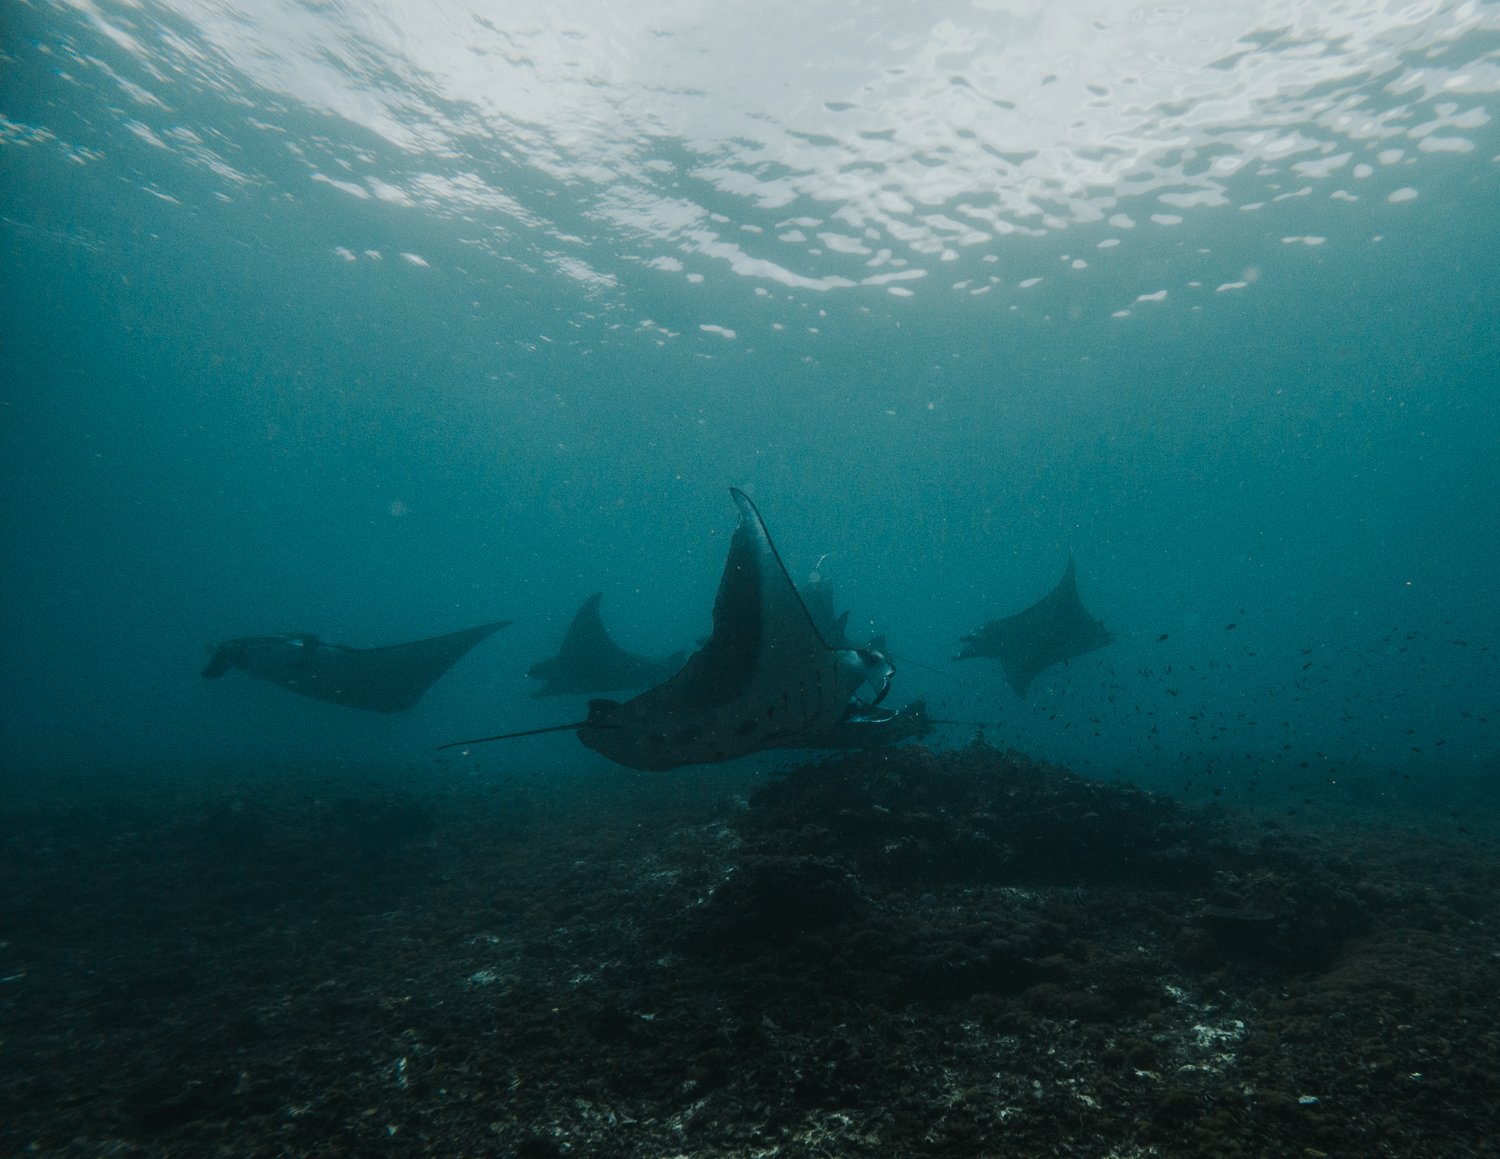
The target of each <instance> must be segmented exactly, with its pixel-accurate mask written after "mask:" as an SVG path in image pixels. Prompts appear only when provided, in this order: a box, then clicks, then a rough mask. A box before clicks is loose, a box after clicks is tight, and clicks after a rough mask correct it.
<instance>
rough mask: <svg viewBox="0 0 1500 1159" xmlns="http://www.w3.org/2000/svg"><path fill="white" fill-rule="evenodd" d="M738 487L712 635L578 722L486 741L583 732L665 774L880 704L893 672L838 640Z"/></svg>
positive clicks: (801, 741)
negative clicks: (670, 669) (818, 618)
mask: <svg viewBox="0 0 1500 1159" xmlns="http://www.w3.org/2000/svg"><path fill="white" fill-rule="evenodd" d="M729 493H730V495H731V496H732V497H733V499H734V502H735V505H736V506H737V507H738V508H739V513H740V521H739V525H738V526H737V527H736V528H735V531H734V535H733V537H732V538H731V539H730V543H729V558H728V559H727V560H726V561H725V563H724V574H723V577H722V578H721V579H720V581H719V592H718V595H717V596H716V597H715V599H714V612H713V634H712V635H711V636H710V637H709V638H708V642H707V643H706V644H704V645H703V647H702V648H700V649H699V650H698V651H697V652H694V653H693V654H692V655H691V656H690V657H688V660H687V663H685V664H684V665H683V666H682V668H681V669H680V670H679V671H678V672H677V673H676V674H674V675H673V676H672V677H670V678H669V679H667V680H665V681H663V682H662V683H660V684H658V685H656V687H654V688H650V689H647V690H646V691H645V692H643V693H641V694H640V695H639V696H637V697H635V698H634V699H632V700H627V701H625V702H624V703H623V704H621V703H620V702H618V701H614V700H591V701H589V713H588V719H587V720H584V721H581V722H579V723H577V724H563V725H555V726H553V727H552V728H544V729H531V730H528V731H527V732H521V733H505V734H503V735H501V736H495V737H484V738H482V739H483V740H505V739H508V738H510V737H513V736H530V735H533V734H535V733H541V732H561V731H566V730H576V731H577V733H578V739H579V740H580V741H582V742H583V743H584V745H586V746H587V747H588V748H591V749H593V750H594V751H595V752H598V753H600V754H602V755H603V756H605V757H608V758H609V759H610V760H612V761H614V762H615V763H616V764H621V765H624V766H626V767H627V768H632V769H641V770H643V771H647V772H664V771H666V770H668V769H675V768H680V767H681V766H683V765H707V764H718V763H719V762H722V761H732V760H734V759H736V758H738V757H744V756H749V755H750V754H751V753H757V752H762V751H764V750H766V749H774V748H811V747H817V744H818V742H819V741H820V740H821V739H822V738H823V737H824V736H825V735H827V734H829V733H831V731H832V730H833V729H835V728H836V727H837V726H839V725H841V724H843V723H845V722H846V721H853V720H854V719H855V718H857V717H858V716H859V714H861V713H863V712H867V711H869V710H871V709H873V708H874V707H875V706H876V705H878V704H879V703H880V701H881V700H882V699H883V698H884V697H885V694H886V692H887V691H888V690H889V689H890V682H891V677H892V676H894V675H895V671H896V670H895V669H894V668H892V667H891V665H890V663H889V662H888V661H887V660H886V658H885V657H884V656H882V655H881V654H880V653H879V652H876V651H873V650H871V649H869V648H835V647H832V646H830V645H829V643H828V642H827V641H826V640H825V639H824V638H823V636H822V634H821V633H820V632H819V631H818V629H817V627H816V626H815V625H814V623H813V619H812V617H811V616H810V615H809V614H808V610H807V606H806V605H805V604H804V603H803V602H802V597H801V596H800V595H798V593H797V589H796V587H795V586H794V585H793V584H792V581H791V578H790V577H789V576H788V575H787V571H786V568H785V567H784V566H783V565H782V562H781V557H780V556H779V555H777V553H776V548H775V546H774V545H773V544H772V543H771V537H770V535H769V534H767V532H766V526H765V523H764V522H762V520H761V517H760V512H758V511H757V510H756V509H755V504H753V503H752V502H750V498H749V496H747V495H746V494H745V493H744V492H743V491H740V490H738V489H736V488H730V492H729ZM865 684H868V685H870V687H871V688H873V689H874V690H875V695H874V698H873V700H872V701H871V702H870V703H869V704H864V703H862V702H860V701H858V700H856V699H855V693H856V692H857V691H858V690H859V689H860V688H861V687H862V686H864V685H865ZM456 743H457V744H478V743H480V742H479V741H459V742H456ZM443 747H445V748H451V747H453V746H452V745H445V746H443Z"/></svg>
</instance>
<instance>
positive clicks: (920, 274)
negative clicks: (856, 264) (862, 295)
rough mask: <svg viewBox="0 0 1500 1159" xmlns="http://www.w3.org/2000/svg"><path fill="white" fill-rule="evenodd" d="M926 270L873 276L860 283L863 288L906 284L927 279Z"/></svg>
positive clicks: (900, 271)
mask: <svg viewBox="0 0 1500 1159" xmlns="http://www.w3.org/2000/svg"><path fill="white" fill-rule="evenodd" d="M926 276H927V271H926V270H897V271H896V272H895V273H894V274H871V275H870V276H869V277H868V278H863V279H861V281H860V283H859V284H860V285H861V286H884V285H886V284H887V283H889V282H904V281H908V280H910V279H911V278H925V277H926Z"/></svg>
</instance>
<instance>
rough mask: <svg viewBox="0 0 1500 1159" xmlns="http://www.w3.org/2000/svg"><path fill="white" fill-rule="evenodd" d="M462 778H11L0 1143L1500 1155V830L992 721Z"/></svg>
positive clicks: (206, 1149)
mask: <svg viewBox="0 0 1500 1159" xmlns="http://www.w3.org/2000/svg"><path fill="white" fill-rule="evenodd" d="M448 775H449V776H450V777H452V774H448ZM453 779H454V784H453V785H452V788H451V791H449V792H446V793H445V792H437V791H434V790H433V789H432V788H431V787H430V786H425V787H421V788H418V787H417V786H416V785H402V784H400V783H398V782H396V781H392V780H389V779H379V778H377V779H375V780H368V779H362V778H361V777H360V776H359V775H358V774H357V773H356V772H355V771H352V770H326V769H325V770H318V769H296V770H289V769H282V770H275V771H264V770H263V771H261V772H260V773H259V774H256V775H251V774H248V773H244V772H240V773H234V774H230V773H219V774H215V775H208V774H205V775H203V776H202V777H201V778H199V779H198V780H196V781H191V780H184V779H182V778H177V779H175V780H174V779H166V780H163V779H160V778H159V779H157V780H149V779H142V780H139V781H137V782H135V783H132V784H127V785H122V786H120V787H118V789H117V791H115V792H113V793H108V792H103V791H100V790H99V788H98V786H94V787H93V788H91V789H87V790H86V787H84V786H81V785H80V786H77V787H75V788H73V789H71V790H65V789H58V790H57V791H56V792H54V793H52V794H50V795H48V794H40V795H37V794H33V795H31V796H29V797H26V798H20V797H18V798H16V799H14V800H8V801H7V802H6V805H5V808H4V810H3V813H0V978H3V981H0V1154H3V1155H6V1156H9V1155H56V1156H63V1155H66V1156H103V1155H109V1156H193V1157H200V1156H214V1155H233V1156H331V1155H351V1156H385V1155H389V1156H407V1155H411V1156H419V1155H421V1156H427V1155H431V1156H442V1157H459V1156H517V1157H521V1159H533V1157H543V1156H558V1155H570V1156H600V1157H604V1156H632V1157H636V1156H640V1157H654V1156H663V1157H670V1156H679V1155H682V1156H745V1157H747V1159H749V1157H769V1156H785V1157H787V1159H792V1157H800V1156H814V1155H816V1156H843V1155H851V1156H854V1155H859V1156H864V1155H868V1156H902V1155H923V1156H925V1155H934V1156H955V1157H958V1156H986V1155H995V1156H1001V1155H1018V1156H1020V1155H1025V1156H1032V1155H1036V1156H1050V1155H1076V1156H1122V1157H1123V1156H1139V1155H1160V1156H1176V1155H1203V1156H1236V1157H1238V1156H1261V1155H1266V1156H1272V1155H1274V1156H1310V1157H1312V1159H1317V1157H1318V1156H1320V1155H1329V1156H1377V1155H1389V1156H1393V1157H1402V1159H1408V1157H1412V1159H1414V1157H1419V1156H1434V1157H1436V1156H1444V1157H1453V1156H1464V1155H1500V1000H1497V997H1496V995H1497V993H1500V912H1497V911H1500V893H1497V888H1496V887H1497V884H1500V855H1497V846H1496V844H1495V841H1494V840H1493V835H1492V834H1490V833H1488V832H1485V833H1481V832H1480V831H1479V830H1478V829H1477V828H1476V829H1475V831H1474V832H1472V833H1471V832H1465V831H1464V829H1460V828H1458V827H1457V826H1455V825H1451V824H1449V825H1427V824H1424V823H1414V822H1413V820H1412V819H1411V818H1399V817H1392V818H1391V819H1389V820H1387V821H1378V820H1377V821H1375V822H1370V821H1369V820H1365V821H1362V822H1359V823H1355V822H1353V821H1345V822H1342V823H1335V822H1332V821H1327V820H1325V821H1322V822H1320V823H1316V824H1314V823H1312V822H1309V821H1308V820H1307V819H1306V818H1305V817H1284V816H1283V817H1281V818H1280V819H1272V818H1268V817H1265V816H1254V815H1251V814H1247V813H1242V812H1237V811H1234V810H1230V809H1227V808H1224V809H1221V808H1217V807H1212V806H1210V807H1207V808H1188V807H1185V806H1183V805H1180V804H1178V803H1177V802H1175V801H1172V800H1170V799H1167V798H1164V797H1158V796H1153V795H1151V794H1148V793H1145V792H1142V791H1140V790H1138V789H1134V788H1131V787H1130V786H1126V785H1120V784H1116V783H1104V782H1097V781H1090V780H1087V779H1084V778H1081V777H1078V776H1075V775H1073V774H1072V773H1069V772H1068V771H1066V770H1064V769H1061V768H1057V767H1052V766H1048V765H1045V764H1040V763H1037V762H1033V761H1030V760H1028V759H1027V758H1025V757H1023V756H1021V755H1019V754H1017V753H1014V752H1009V753H1002V752H1000V751H997V750H996V749H994V748H991V747H988V746H985V745H983V744H982V743H977V742H976V743H975V744H972V745H970V746H968V747H967V748H963V749H959V750H954V751H949V752H946V753H935V752H933V751H931V750H929V749H927V748H925V747H923V746H921V745H910V746H907V747H905V748H902V749H898V750H894V751H885V752H880V753H870V754H855V755H849V756H843V757H838V758H834V759H831V760H826V761H821V762H817V763H813V764H807V765H801V766H798V767H796V768H794V769H791V770H790V771H788V772H786V773H785V774H780V775H776V776H772V777H769V778H768V777H765V776H763V775H759V776H757V775H751V774H746V773H722V772H720V773H709V774H701V775H700V774H699V773H697V772H689V773H683V774H674V775H670V776H666V777H661V776H636V775H634V774H628V775H620V776H616V777H597V778H591V779H582V780H580V779H578V778H574V779H572V780H570V781H568V782H567V783H566V784H565V785H564V784H559V783H557V782H555V781H553V782H550V783H549V782H544V781H542V780H535V781H533V782H531V783H529V784H528V783H527V782H526V781H525V780H524V779H523V778H515V779H508V778H507V777H505V776H502V775H501V774H499V773H495V774H493V775H491V776H485V777H457V778H453ZM1465 828H1467V827H1465Z"/></svg>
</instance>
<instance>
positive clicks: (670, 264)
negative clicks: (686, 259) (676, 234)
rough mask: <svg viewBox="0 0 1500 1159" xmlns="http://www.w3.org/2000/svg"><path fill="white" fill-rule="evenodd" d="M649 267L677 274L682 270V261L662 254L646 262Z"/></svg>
mask: <svg viewBox="0 0 1500 1159" xmlns="http://www.w3.org/2000/svg"><path fill="white" fill-rule="evenodd" d="M646 267H647V269H652V270H666V271H667V273H669V274H675V273H678V272H680V271H681V270H682V263H681V262H680V261H678V260H677V259H676V258H673V257H668V256H667V255H666V254H662V255H661V256H660V257H655V258H652V259H651V260H650V261H649V262H647V263H646Z"/></svg>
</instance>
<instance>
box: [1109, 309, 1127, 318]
mask: <svg viewBox="0 0 1500 1159" xmlns="http://www.w3.org/2000/svg"><path fill="white" fill-rule="evenodd" d="M1110 317H1111V318H1129V317H1130V311H1129V310H1116V311H1115V312H1114V313H1113V314H1111V315H1110Z"/></svg>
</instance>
